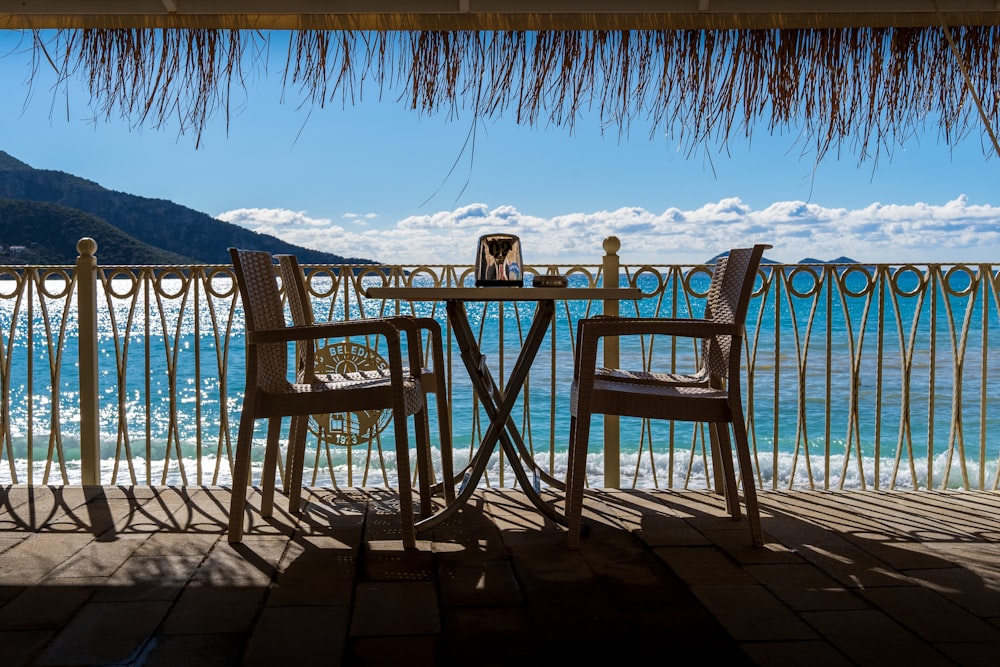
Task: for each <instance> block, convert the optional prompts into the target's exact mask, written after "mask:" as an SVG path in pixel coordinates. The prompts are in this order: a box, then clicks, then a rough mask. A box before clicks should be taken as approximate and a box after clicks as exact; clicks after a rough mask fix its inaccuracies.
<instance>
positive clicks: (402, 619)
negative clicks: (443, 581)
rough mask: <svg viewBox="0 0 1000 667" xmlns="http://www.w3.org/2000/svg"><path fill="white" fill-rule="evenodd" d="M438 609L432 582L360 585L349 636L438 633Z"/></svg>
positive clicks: (436, 595)
mask: <svg viewBox="0 0 1000 667" xmlns="http://www.w3.org/2000/svg"><path fill="white" fill-rule="evenodd" d="M439 609H440V602H439V600H438V594H437V587H436V586H435V585H434V583H433V582H431V581H391V582H388V581H375V582H361V583H358V584H357V586H356V587H355V599H354V609H353V613H352V617H351V631H350V632H351V636H354V637H364V636H372V635H379V636H383V635H385V636H391V635H428V634H437V633H439V632H440V631H441V618H440V613H439Z"/></svg>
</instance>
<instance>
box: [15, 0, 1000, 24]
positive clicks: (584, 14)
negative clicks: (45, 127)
mask: <svg viewBox="0 0 1000 667" xmlns="http://www.w3.org/2000/svg"><path fill="white" fill-rule="evenodd" d="M998 5H1000V3H998V0H920V1H916V2H914V1H909V2H907V1H905V0H810V1H809V2H803V1H802V0H711V1H709V0H576V1H573V0H0V28H7V29H29V28H35V29H46V28H222V29H259V30H299V29H310V30H324V29H325V30H546V29H552V30H654V29H664V30H674V29H754V28H760V29H766V28H838V27H877V26H895V27H919V26H927V25H940V24H941V23H942V22H944V23H946V24H948V25H955V26H960V25H997V24H1000V6H998Z"/></svg>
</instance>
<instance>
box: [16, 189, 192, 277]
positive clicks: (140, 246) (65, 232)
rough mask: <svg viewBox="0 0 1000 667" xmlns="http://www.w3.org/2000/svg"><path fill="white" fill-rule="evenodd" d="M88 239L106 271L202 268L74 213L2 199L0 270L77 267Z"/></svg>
mask: <svg viewBox="0 0 1000 667" xmlns="http://www.w3.org/2000/svg"><path fill="white" fill-rule="evenodd" d="M85 236H89V237H90V238H92V239H95V240H97V256H98V258H99V259H100V263H101V264H104V265H105V266H108V265H113V264H127V265H148V264H197V263H198V262H197V260H195V259H193V258H191V257H184V256H182V255H178V254H176V253H172V252H169V251H167V250H161V249H160V248H154V247H153V246H151V245H149V244H147V243H143V242H141V241H139V240H137V239H135V238H133V237H131V236H129V235H128V234H126V233H125V232H123V231H122V230H120V229H118V228H116V227H113V226H112V225H111V224H109V223H108V222H106V221H104V220H101V219H100V218H98V217H96V216H93V215H90V214H89V213H84V212H83V211H80V210H78V209H75V208H68V207H66V206H58V205H56V204H48V203H45V202H36V201H26V200H23V199H0V264H29V265H34V266H44V265H53V264H57V265H58V264H74V263H76V258H77V255H78V254H79V253H78V252H77V250H76V242H77V241H79V240H80V239H82V238H84V237H85Z"/></svg>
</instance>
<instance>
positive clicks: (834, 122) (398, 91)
mask: <svg viewBox="0 0 1000 667" xmlns="http://www.w3.org/2000/svg"><path fill="white" fill-rule="evenodd" d="M51 35H52V33H36V37H35V45H36V51H40V50H43V51H44V52H45V54H46V55H47V57H48V58H49V59H50V60H51V62H52V63H53V64H54V66H55V67H56V68H57V70H58V72H59V74H60V76H61V77H64V78H65V79H69V78H70V77H73V76H79V77H82V78H83V80H84V81H85V82H86V84H87V86H88V89H89V92H90V94H91V95H92V97H93V100H94V101H95V103H96V105H97V108H98V109H100V111H101V113H103V114H104V115H105V116H106V117H108V118H110V117H111V116H113V115H115V114H119V115H120V116H121V117H122V118H124V119H126V120H128V121H129V122H131V123H134V124H143V123H151V124H153V125H159V124H162V123H166V122H168V121H174V122H176V123H178V124H179V127H180V130H181V131H182V132H187V131H191V132H193V133H194V135H195V136H196V137H200V135H201V132H202V131H203V129H204V128H205V126H206V124H207V123H208V122H209V120H210V119H211V118H212V117H213V116H214V115H215V114H217V113H222V114H223V115H225V117H226V118H227V120H228V114H229V110H230V108H229V105H230V94H231V90H232V88H233V87H234V86H242V87H244V88H245V87H247V86H248V72H249V71H251V68H252V67H253V66H255V65H256V64H259V59H260V58H261V55H260V54H261V53H262V52H263V50H262V49H260V48H259V45H260V42H261V41H266V40H267V39H268V37H267V34H265V33H259V32H253V31H245V30H244V31H240V30H213V29H192V30H180V29H156V30H154V29H148V30H142V29H122V30H111V29H84V30H61V31H56V32H55V33H54V37H53V36H51ZM997 62H1000V27H998V26H993V25H983V26H966V27H953V28H950V29H948V30H946V29H945V28H941V27H847V28H796V29H760V30H736V29H718V30H638V31H597V30H594V31H559V30H555V31H535V32H523V31H495V32H486V31H441V32H433V31H383V32H353V31H324V30H303V31H298V32H293V33H291V39H290V42H289V49H288V52H287V57H286V62H285V63H284V65H285V69H284V82H285V86H286V90H287V89H289V88H291V89H293V90H297V91H298V93H299V94H300V95H301V96H302V101H303V102H304V103H308V104H313V105H318V106H323V105H325V104H326V103H328V102H330V101H332V100H334V99H335V98H336V97H337V96H340V98H341V99H342V101H344V102H345V103H349V102H353V101H354V100H355V99H356V98H357V96H359V95H361V94H362V92H363V90H364V86H365V85H368V86H375V87H376V88H377V90H378V92H379V94H380V95H382V94H384V93H385V92H386V91H392V92H394V94H395V96H396V98H397V99H398V100H400V101H403V102H405V103H406V104H408V105H409V106H411V107H412V108H413V109H416V110H418V111H420V112H423V113H439V112H445V113H448V114H455V113H458V112H460V111H463V110H467V111H470V112H471V113H473V114H475V115H476V116H477V117H478V118H483V119H488V118H493V117H497V116H500V115H502V114H505V113H513V114H514V117H515V119H516V121H517V122H518V123H524V124H528V125H543V124H544V125H552V126H557V127H566V128H568V129H569V130H570V131H572V129H573V127H574V124H575V122H576V121H577V120H578V119H579V118H580V117H581V115H582V114H583V112H584V111H586V110H590V111H593V112H596V114H597V115H598V116H599V119H600V122H601V123H602V125H603V126H607V127H616V128H617V129H618V131H620V132H628V131H629V130H630V128H631V127H632V126H633V125H635V124H641V125H644V126H645V128H646V130H647V131H648V132H650V134H651V135H656V134H660V133H665V134H666V135H667V136H669V137H671V138H673V139H675V140H676V141H677V142H678V143H680V144H681V145H682V146H684V147H686V148H687V149H693V148H695V147H698V146H703V145H716V146H719V147H725V146H726V144H727V143H728V141H729V139H730V136H731V135H732V133H734V132H737V133H739V134H742V135H744V136H747V137H749V136H751V135H752V133H753V132H754V131H755V130H756V131H760V129H761V128H766V129H767V131H769V132H772V133H773V132H784V131H790V132H794V133H795V134H796V135H799V136H802V137H805V138H806V139H807V140H808V142H809V145H808V146H807V148H808V149H810V150H812V151H814V152H815V154H816V156H817V158H819V157H822V156H823V155H824V154H825V153H826V152H827V151H829V150H830V149H836V150H838V151H839V150H842V149H843V148H845V147H849V148H850V149H851V150H852V151H853V152H854V153H855V154H856V155H857V156H858V159H859V160H865V159H868V158H872V157H877V156H878V155H879V154H881V153H883V152H886V151H891V149H892V148H893V147H894V146H897V145H899V144H901V143H902V142H903V141H905V140H906V139H907V138H909V137H911V136H912V135H913V134H914V133H915V132H917V131H918V130H922V129H926V126H928V125H934V124H936V125H937V127H938V129H939V131H940V134H941V137H942V139H943V140H944V141H945V142H947V143H948V144H954V143H955V142H956V141H958V140H959V139H962V138H964V137H966V136H967V135H968V134H969V133H978V134H979V135H980V136H983V137H985V136H990V137H992V136H994V135H995V133H996V132H997V130H998V121H1000V82H998V76H1000V73H998V68H997V66H996V63H997ZM984 150H985V151H987V152H988V153H990V154H992V153H995V152H997V150H998V149H997V147H996V145H995V143H989V142H984Z"/></svg>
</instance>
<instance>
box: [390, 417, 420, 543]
mask: <svg viewBox="0 0 1000 667" xmlns="http://www.w3.org/2000/svg"><path fill="white" fill-rule="evenodd" d="M392 416H393V427H394V429H395V431H396V476H397V478H398V480H399V481H398V484H399V519H400V531H401V535H402V540H403V548H404V549H416V548H417V532H416V528H415V527H414V522H413V490H412V489H411V488H410V449H409V447H410V443H409V438H408V437H407V435H406V412H405V411H404V409H403V406H402V405H399V406H396V407H395V408H393V410H392Z"/></svg>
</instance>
